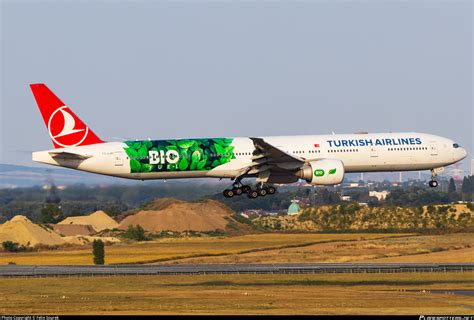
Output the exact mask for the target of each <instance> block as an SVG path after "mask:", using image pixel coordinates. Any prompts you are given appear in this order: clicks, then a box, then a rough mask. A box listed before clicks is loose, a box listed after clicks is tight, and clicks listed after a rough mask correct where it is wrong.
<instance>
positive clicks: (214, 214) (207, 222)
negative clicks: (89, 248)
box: [119, 199, 233, 232]
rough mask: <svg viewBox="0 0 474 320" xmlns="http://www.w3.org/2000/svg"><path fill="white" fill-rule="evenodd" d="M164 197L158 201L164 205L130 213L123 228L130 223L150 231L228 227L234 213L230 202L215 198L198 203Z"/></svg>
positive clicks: (222, 228) (122, 225)
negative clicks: (228, 203) (229, 204)
mask: <svg viewBox="0 0 474 320" xmlns="http://www.w3.org/2000/svg"><path fill="white" fill-rule="evenodd" d="M161 200H162V201H160V200H158V201H156V202H154V205H156V206H155V208H160V207H163V209H161V210H149V209H147V210H142V211H139V212H137V213H136V214H134V215H131V216H128V217H126V218H125V219H124V220H123V221H122V223H121V224H120V227H119V228H120V229H123V230H125V229H127V228H128V226H129V225H140V226H142V227H143V228H144V229H145V230H146V231H149V232H160V231H176V232H183V231H214V230H225V229H226V227H227V224H228V223H229V221H230V220H231V216H232V214H233V211H232V210H230V209H229V208H228V207H227V206H225V205H224V204H222V203H220V202H218V201H214V200H206V201H203V202H196V203H190V202H184V201H179V200H174V199H161Z"/></svg>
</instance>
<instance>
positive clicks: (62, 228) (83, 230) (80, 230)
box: [52, 224, 96, 236]
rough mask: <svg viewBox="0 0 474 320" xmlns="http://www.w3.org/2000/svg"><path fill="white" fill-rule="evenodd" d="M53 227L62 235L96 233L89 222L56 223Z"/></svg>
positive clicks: (88, 234)
mask: <svg viewBox="0 0 474 320" xmlns="http://www.w3.org/2000/svg"><path fill="white" fill-rule="evenodd" d="M52 227H53V230H54V232H56V233H57V234H59V235H61V236H90V235H92V234H95V233H96V231H95V229H94V228H93V227H92V226H91V225H89V224H88V225H83V224H55V225H53V226H52Z"/></svg>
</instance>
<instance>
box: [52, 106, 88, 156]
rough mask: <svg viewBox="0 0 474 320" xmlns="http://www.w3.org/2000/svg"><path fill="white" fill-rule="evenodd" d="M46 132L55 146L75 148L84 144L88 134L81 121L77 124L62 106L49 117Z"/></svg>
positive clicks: (65, 107)
mask: <svg viewBox="0 0 474 320" xmlns="http://www.w3.org/2000/svg"><path fill="white" fill-rule="evenodd" d="M48 132H49V136H50V137H51V139H52V140H53V141H54V142H55V143H56V144H57V145H60V146H61V147H75V146H78V145H80V144H81V143H82V142H84V140H85V139H86V137H87V134H88V133H89V128H88V127H87V126H86V125H84V124H83V123H82V122H81V121H79V123H77V121H76V119H75V117H74V115H73V114H72V113H71V112H70V111H69V108H68V107H67V106H62V107H60V108H58V109H56V110H55V111H54V112H53V113H52V114H51V116H50V117H49V121H48Z"/></svg>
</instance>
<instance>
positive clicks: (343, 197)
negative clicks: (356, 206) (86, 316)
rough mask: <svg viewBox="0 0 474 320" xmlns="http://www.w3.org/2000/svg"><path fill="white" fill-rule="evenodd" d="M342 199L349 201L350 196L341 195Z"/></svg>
mask: <svg viewBox="0 0 474 320" xmlns="http://www.w3.org/2000/svg"><path fill="white" fill-rule="evenodd" d="M341 200H342V201H351V196H341Z"/></svg>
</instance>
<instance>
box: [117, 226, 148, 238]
mask: <svg viewBox="0 0 474 320" xmlns="http://www.w3.org/2000/svg"><path fill="white" fill-rule="evenodd" d="M123 237H124V238H128V239H132V240H137V241H146V240H149V238H148V237H147V236H146V235H145V229H143V228H142V226H141V225H139V224H137V225H136V226H135V227H134V226H133V225H129V226H128V228H127V231H125V233H124V234H123Z"/></svg>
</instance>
